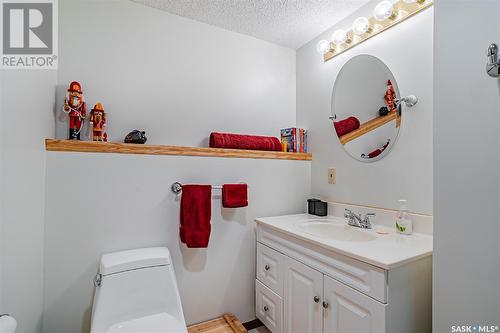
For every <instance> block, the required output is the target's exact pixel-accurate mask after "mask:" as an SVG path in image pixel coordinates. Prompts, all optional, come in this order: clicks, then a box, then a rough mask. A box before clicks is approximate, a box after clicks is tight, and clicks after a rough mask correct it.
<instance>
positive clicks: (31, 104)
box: [0, 70, 56, 333]
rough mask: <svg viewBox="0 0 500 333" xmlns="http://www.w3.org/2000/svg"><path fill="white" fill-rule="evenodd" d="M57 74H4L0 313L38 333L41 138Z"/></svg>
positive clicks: (48, 124) (47, 131)
mask: <svg viewBox="0 0 500 333" xmlns="http://www.w3.org/2000/svg"><path fill="white" fill-rule="evenodd" d="M55 87H56V72H55V71H43V70H31V71H25V70H22V71H21V70H12V71H3V73H2V89H1V90H2V99H1V111H2V115H1V128H0V135H1V138H0V143H1V147H0V151H1V153H2V155H1V169H0V171H1V186H0V188H1V189H2V193H1V205H2V207H1V209H0V212H1V222H2V226H1V228H2V233H1V237H2V239H1V240H0V244H1V249H0V254H1V255H0V265H1V266H2V269H1V274H2V277H1V279H0V280H1V283H2V284H1V285H0V290H1V296H2V297H1V302H0V303H1V308H2V312H6V313H10V314H11V315H13V316H14V317H16V319H17V320H18V322H19V326H18V328H19V329H18V332H21V333H31V332H39V331H40V329H41V319H42V306H43V252H42V251H43V228H44V219H43V215H44V206H45V201H44V192H45V187H44V186H45V178H44V176H45V148H44V141H43V140H44V138H45V137H47V136H50V135H52V133H54V116H53V109H54V92H55Z"/></svg>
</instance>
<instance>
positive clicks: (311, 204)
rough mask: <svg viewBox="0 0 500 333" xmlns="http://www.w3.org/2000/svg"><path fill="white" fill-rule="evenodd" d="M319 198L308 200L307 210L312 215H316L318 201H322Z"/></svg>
mask: <svg viewBox="0 0 500 333" xmlns="http://www.w3.org/2000/svg"><path fill="white" fill-rule="evenodd" d="M320 201H321V200H318V199H308V200H307V212H308V213H309V214H311V215H314V213H315V212H316V202H320Z"/></svg>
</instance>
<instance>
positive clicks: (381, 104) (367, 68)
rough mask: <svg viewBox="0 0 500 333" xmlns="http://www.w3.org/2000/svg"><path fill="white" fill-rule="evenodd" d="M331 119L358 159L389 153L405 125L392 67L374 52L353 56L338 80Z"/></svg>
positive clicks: (376, 157)
mask: <svg viewBox="0 0 500 333" xmlns="http://www.w3.org/2000/svg"><path fill="white" fill-rule="evenodd" d="M331 118H332V119H333V123H334V128H335V131H336V133H337V136H338V138H339V141H340V143H341V144H342V146H343V147H344V149H345V151H346V152H347V153H348V154H349V155H351V156H352V157H354V158H355V159H356V160H358V161H363V162H374V161H377V160H380V159H382V158H383V157H384V156H386V155H387V154H389V152H390V150H391V149H392V147H393V146H394V144H395V143H396V141H397V138H398V134H399V128H400V125H401V108H400V103H399V89H398V86H397V82H396V79H395V78H394V76H393V75H392V73H391V71H390V70H389V68H387V66H386V65H385V64H384V63H383V62H382V61H381V60H379V59H378V58H376V57H374V56H370V55H359V56H356V57H354V58H352V59H350V60H349V61H348V62H347V63H346V64H345V65H344V66H343V67H342V69H341V71H340V73H339V75H338V76H337V79H336V81H335V85H334V88H333V94H332V117H331Z"/></svg>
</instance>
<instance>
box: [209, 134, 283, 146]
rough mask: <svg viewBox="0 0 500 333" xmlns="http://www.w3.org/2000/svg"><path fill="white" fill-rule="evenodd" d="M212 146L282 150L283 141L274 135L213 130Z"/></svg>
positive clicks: (211, 136) (211, 135)
mask: <svg viewBox="0 0 500 333" xmlns="http://www.w3.org/2000/svg"><path fill="white" fill-rule="evenodd" d="M210 147H211V148H228V149H248V150H270V151H281V141H280V140H279V139H278V138H275V137H272V136H258V135H242V134H231V133H217V132H212V133H211V134H210Z"/></svg>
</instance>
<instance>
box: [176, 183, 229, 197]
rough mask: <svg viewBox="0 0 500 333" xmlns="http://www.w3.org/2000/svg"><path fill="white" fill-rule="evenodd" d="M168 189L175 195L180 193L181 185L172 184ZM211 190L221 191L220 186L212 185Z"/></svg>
mask: <svg viewBox="0 0 500 333" xmlns="http://www.w3.org/2000/svg"><path fill="white" fill-rule="evenodd" d="M170 188H171V189H172V192H174V193H175V194H180V193H181V192H182V184H181V183H179V182H175V183H173V184H172V186H171V187H170ZM212 188H213V189H215V190H221V189H222V185H212Z"/></svg>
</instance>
